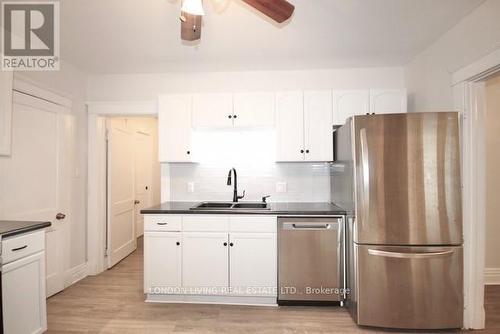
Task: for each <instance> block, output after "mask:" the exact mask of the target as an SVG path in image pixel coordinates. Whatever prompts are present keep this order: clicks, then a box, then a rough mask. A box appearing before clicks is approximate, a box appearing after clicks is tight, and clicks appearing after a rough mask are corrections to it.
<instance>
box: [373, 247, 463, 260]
mask: <svg viewBox="0 0 500 334" xmlns="http://www.w3.org/2000/svg"><path fill="white" fill-rule="evenodd" d="M453 252H454V251H453V250H447V251H442V252H417V253H401V252H388V251H382V250H378V249H369V250H368V254H370V255H374V256H383V257H392V258H398V259H428V258H433V257H440V256H448V255H451V254H453Z"/></svg>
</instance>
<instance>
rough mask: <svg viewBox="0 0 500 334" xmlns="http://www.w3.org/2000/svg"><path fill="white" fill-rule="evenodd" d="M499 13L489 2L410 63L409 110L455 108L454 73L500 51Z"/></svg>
mask: <svg viewBox="0 0 500 334" xmlns="http://www.w3.org/2000/svg"><path fill="white" fill-rule="evenodd" d="M499 13H500V1H498V0H487V1H485V2H484V3H483V4H482V5H481V6H479V7H478V8H476V9H475V10H474V11H473V12H471V13H470V14H469V15H468V16H466V17H464V18H463V19H462V20H461V21H460V22H459V23H458V24H457V25H455V26H454V27H453V28H451V29H450V30H449V31H448V32H447V33H445V34H444V35H443V36H441V37H440V38H439V39H438V40H436V41H435V42H434V43H433V44H432V45H430V46H429V47H428V48H427V49H426V50H424V51H423V52H422V53H420V54H419V55H417V56H416V57H415V58H414V59H413V60H412V61H411V62H410V63H409V64H407V66H406V67H405V77H406V86H407V89H408V94H409V101H408V102H409V103H408V110H409V111H430V110H434V111H442V110H453V109H454V108H453V107H454V105H453V93H452V89H451V74H452V73H453V72H455V71H457V70H458V69H460V68H462V67H464V66H467V65H469V64H471V63H473V62H474V61H476V60H478V59H480V58H482V57H484V56H486V55H488V54H489V53H491V52H493V51H495V50H497V49H499V48H500V14H499Z"/></svg>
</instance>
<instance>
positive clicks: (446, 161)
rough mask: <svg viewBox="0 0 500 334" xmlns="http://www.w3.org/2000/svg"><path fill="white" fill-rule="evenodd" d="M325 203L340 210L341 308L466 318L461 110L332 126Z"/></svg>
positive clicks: (417, 323)
mask: <svg viewBox="0 0 500 334" xmlns="http://www.w3.org/2000/svg"><path fill="white" fill-rule="evenodd" d="M334 138H335V157H336V158H335V162H334V164H333V165H332V175H331V182H332V201H333V202H334V203H336V204H339V205H340V206H342V207H344V208H346V209H347V210H348V212H349V215H348V217H347V222H348V224H347V225H348V228H347V240H348V242H347V288H348V289H350V292H349V294H348V296H347V302H346V304H347V307H348V308H349V311H350V313H351V315H352V316H353V318H354V320H355V321H356V322H357V323H358V324H359V325H366V326H377V327H390V328H405V329H438V328H460V327H462V323H463V255H462V243H463V239H462V206H461V201H462V199H461V181H460V140H459V115H458V113H455V112H442V113H408V114H391V115H366V116H355V117H352V118H350V119H349V120H348V121H347V123H346V125H344V126H342V127H340V128H339V129H337V130H336V132H335V136H334Z"/></svg>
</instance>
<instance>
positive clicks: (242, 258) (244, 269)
mask: <svg viewBox="0 0 500 334" xmlns="http://www.w3.org/2000/svg"><path fill="white" fill-rule="evenodd" d="M156 221H161V222H164V221H165V222H167V221H182V223H181V228H180V229H179V231H178V232H170V231H158V230H157V228H156V225H155V224H153V223H154V222H156ZM276 225H277V218H276V217H271V216H257V215H253V216H252V215H241V216H240V215H234V216H227V215H206V216H200V215H180V216H175V215H163V218H162V217H161V215H154V216H148V215H146V216H145V225H144V226H145V229H146V231H145V232H144V290H145V293H146V294H148V299H150V300H153V301H157V302H158V301H159V302H161V301H164V302H168V301H177V302H178V301H181V302H189V301H193V302H217V303H226V302H227V303H249V304H275V303H276V298H275V297H276V296H277V290H276V289H277V238H276ZM148 229H150V230H149V231H148ZM189 298H194V299H189ZM220 298H226V299H220ZM227 298H229V299H227ZM231 298H232V299H231ZM235 298H236V299H235ZM238 298H239V299H238ZM259 298H260V299H259Z"/></svg>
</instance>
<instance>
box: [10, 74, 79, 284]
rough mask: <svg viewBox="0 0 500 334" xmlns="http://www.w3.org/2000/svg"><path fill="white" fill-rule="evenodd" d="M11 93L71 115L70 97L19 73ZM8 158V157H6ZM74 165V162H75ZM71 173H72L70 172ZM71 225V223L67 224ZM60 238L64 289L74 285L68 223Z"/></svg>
mask: <svg viewBox="0 0 500 334" xmlns="http://www.w3.org/2000/svg"><path fill="white" fill-rule="evenodd" d="M12 92H13V93H14V92H18V93H21V94H25V95H28V96H31V97H33V98H36V99H40V100H42V101H45V102H48V103H52V104H54V105H56V106H58V107H61V108H63V109H64V110H67V111H68V112H67V113H64V114H66V115H73V112H72V107H73V102H72V96H68V95H65V94H63V93H61V92H58V91H55V90H48V89H46V88H43V86H41V85H39V84H38V83H37V82H36V81H34V80H32V79H30V78H28V77H26V76H25V75H23V74H21V73H15V74H14V78H13V82H12ZM62 113H63V112H62ZM7 158H8V156H7ZM75 163H76V161H75ZM71 172H72V171H71ZM68 182H69V185H68V187H69V190H68V191H69V192H70V193H72V192H73V184H72V183H73V181H72V180H69V181H68ZM72 205H73V203H71V202H70V203H69V206H68V208H67V212H66V216H68V217H72V216H73V214H72V213H73V212H72ZM69 224H72V223H69ZM62 236H63V239H64V241H63V247H64V249H63V250H62V261H63V264H62V270H63V276H64V277H63V279H64V288H67V287H69V286H70V285H71V284H73V283H74V278H73V271H74V270H73V268H71V263H70V260H71V259H70V255H69V254H70V252H69V251H70V249H71V238H70V236H71V226H70V225H68V223H66V224H65V226H64V228H63V229H62Z"/></svg>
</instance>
